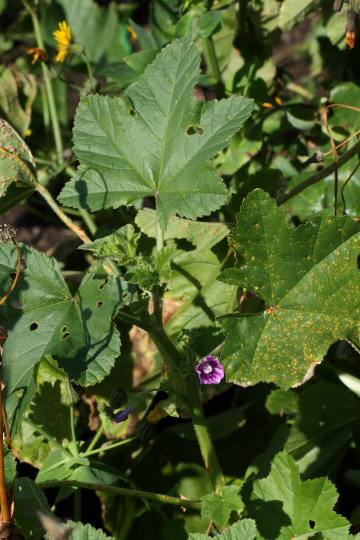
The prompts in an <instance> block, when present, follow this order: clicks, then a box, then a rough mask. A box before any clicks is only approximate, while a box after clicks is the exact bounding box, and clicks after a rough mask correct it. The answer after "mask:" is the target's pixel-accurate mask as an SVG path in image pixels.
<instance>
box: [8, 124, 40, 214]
mask: <svg viewBox="0 0 360 540" xmlns="http://www.w3.org/2000/svg"><path fill="white" fill-rule="evenodd" d="M35 179H36V169H35V163H34V160H33V157H32V154H31V152H30V149H29V147H28V146H27V144H26V143H25V142H24V141H23V140H22V138H21V137H20V135H18V134H17V133H16V131H15V130H14V129H13V128H12V127H11V126H10V124H8V123H7V122H5V120H1V119H0V202H1V204H0V215H2V214H4V213H5V212H7V211H8V210H10V209H11V208H12V207H13V206H15V205H16V204H18V203H19V202H20V201H21V200H22V199H23V198H25V197H26V196H27V195H29V194H30V193H32V192H33V191H34V189H35Z"/></svg>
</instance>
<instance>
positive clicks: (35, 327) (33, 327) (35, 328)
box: [29, 322, 39, 332]
mask: <svg viewBox="0 0 360 540" xmlns="http://www.w3.org/2000/svg"><path fill="white" fill-rule="evenodd" d="M29 328H30V330H31V331H32V332H33V331H34V330H37V329H38V328H39V325H38V323H36V322H33V323H31V324H30V327H29Z"/></svg>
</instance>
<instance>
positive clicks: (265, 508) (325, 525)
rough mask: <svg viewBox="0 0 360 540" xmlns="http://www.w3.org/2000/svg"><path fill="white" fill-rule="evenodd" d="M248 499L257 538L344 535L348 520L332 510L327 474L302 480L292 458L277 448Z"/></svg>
mask: <svg viewBox="0 0 360 540" xmlns="http://www.w3.org/2000/svg"><path fill="white" fill-rule="evenodd" d="M254 494H255V495H256V497H258V500H252V501H249V503H248V504H247V505H246V506H247V511H248V515H249V517H252V518H254V519H255V521H256V525H257V528H258V531H259V533H260V534H259V537H260V538H272V539H274V540H280V539H281V540H291V538H294V537H304V538H307V537H309V536H313V535H314V534H315V533H322V535H323V536H322V537H323V538H328V539H329V540H339V539H341V538H344V539H347V538H348V532H349V527H350V523H349V522H348V520H347V519H346V518H344V517H343V516H340V515H339V514H336V513H335V512H334V510H333V508H334V506H335V503H336V501H337V499H338V494H337V492H336V488H335V486H334V485H333V484H332V482H330V480H329V479H328V478H315V479H314V480H307V481H306V482H302V481H301V479H300V474H299V469H298V466H297V465H296V463H295V461H294V459H293V458H292V457H291V456H289V455H288V454H286V452H281V453H280V454H278V455H277V456H276V457H275V459H274V462H273V464H272V467H271V472H270V474H269V476H268V477H267V478H264V479H261V480H256V481H255V483H254Z"/></svg>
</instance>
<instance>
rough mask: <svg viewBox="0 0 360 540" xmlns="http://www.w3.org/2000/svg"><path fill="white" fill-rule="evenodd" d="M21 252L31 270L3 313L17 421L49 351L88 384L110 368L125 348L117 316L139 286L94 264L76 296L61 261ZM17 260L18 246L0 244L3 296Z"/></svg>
mask: <svg viewBox="0 0 360 540" xmlns="http://www.w3.org/2000/svg"><path fill="white" fill-rule="evenodd" d="M21 252H22V256H23V258H24V260H25V262H26V269H25V270H22V271H21V276H20V279H19V282H18V284H17V287H16V288H15V290H14V292H13V293H12V295H11V296H10V298H9V300H8V301H7V302H6V303H5V304H4V306H2V309H1V311H0V324H2V325H3V326H4V328H5V330H6V332H7V333H8V339H7V340H6V343H5V347H4V355H3V366H4V382H5V384H6V395H7V398H8V401H7V408H8V414H9V417H10V422H11V423H13V421H14V420H13V416H14V414H15V412H16V410H17V408H18V406H21V401H24V400H25V401H26V399H25V397H26V393H27V392H28V391H29V388H28V385H30V387H31V392H33V390H34V387H33V372H34V367H35V366H36V365H37V364H38V362H40V360H41V357H42V356H44V355H45V354H52V355H53V357H54V358H55V359H56V360H57V362H58V364H59V366H60V367H62V368H63V369H64V370H65V371H66V372H67V373H68V374H69V376H70V378H72V379H74V380H75V381H76V382H77V383H79V384H82V385H85V386H87V385H91V384H95V383H96V382H99V381H101V380H102V379H103V378H104V377H105V375H107V374H108V373H109V372H110V369H111V368H112V366H113V365H114V360H115V358H116V357H117V356H118V355H119V352H120V338H119V333H118V331H117V330H116V329H115V327H114V323H113V322H112V319H113V317H115V315H116V313H117V311H118V309H119V307H120V306H122V305H124V304H126V303H128V302H130V301H131V299H132V295H133V294H134V293H135V287H133V286H132V285H128V284H127V283H126V282H124V281H123V280H122V279H121V278H115V277H114V276H109V277H107V278H106V279H105V278H102V279H99V278H96V276H95V272H96V269H97V265H94V266H93V267H92V268H91V270H90V272H89V273H88V274H87V275H86V276H85V278H84V279H83V281H82V283H81V285H80V287H79V289H78V291H77V293H76V295H75V296H73V295H72V294H71V293H70V291H69V289H68V287H67V285H66V283H65V281H64V279H63V277H62V275H61V272H60V269H59V267H58V264H57V262H56V261H55V259H52V258H50V257H47V256H46V255H45V254H43V253H39V252H36V251H35V250H34V249H30V248H27V247H24V246H22V247H21ZM16 258H17V256H16V252H15V249H14V246H11V245H9V244H5V245H1V246H0V290H1V291H2V292H3V294H5V292H6V291H7V290H8V289H9V288H10V284H11V282H12V279H11V277H10V275H11V274H13V272H14V268H16ZM1 296H2V294H1ZM21 392H23V394H22V396H21V397H20V394H21ZM31 392H30V394H31ZM27 397H28V398H29V396H27ZM31 397H32V396H31ZM19 402H20V404H19ZM21 409H22V412H23V407H22V406H21Z"/></svg>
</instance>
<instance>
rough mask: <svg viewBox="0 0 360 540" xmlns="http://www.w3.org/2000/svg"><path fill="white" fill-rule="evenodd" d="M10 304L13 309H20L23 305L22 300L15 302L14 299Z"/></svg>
mask: <svg viewBox="0 0 360 540" xmlns="http://www.w3.org/2000/svg"><path fill="white" fill-rule="evenodd" d="M11 305H12V307H14V308H15V309H22V308H23V307H24V304H23V303H22V302H16V301H14V302H12V303H11Z"/></svg>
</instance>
